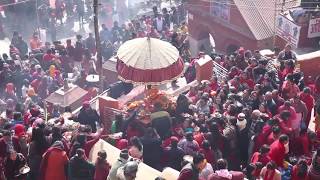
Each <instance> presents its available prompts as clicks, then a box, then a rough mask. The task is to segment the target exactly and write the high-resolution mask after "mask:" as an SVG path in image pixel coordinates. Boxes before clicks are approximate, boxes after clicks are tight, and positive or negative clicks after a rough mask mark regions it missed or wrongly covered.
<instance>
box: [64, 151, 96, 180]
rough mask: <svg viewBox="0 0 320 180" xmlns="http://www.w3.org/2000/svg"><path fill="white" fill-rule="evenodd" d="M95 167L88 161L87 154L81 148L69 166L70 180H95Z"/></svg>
mask: <svg viewBox="0 0 320 180" xmlns="http://www.w3.org/2000/svg"><path fill="white" fill-rule="evenodd" d="M94 172H95V167H94V165H93V164H91V163H90V162H89V161H87V160H86V157H85V152H84V150H83V149H81V148H79V149H77V151H76V154H75V155H74V156H73V157H72V158H71V160H70V161H69V164H68V177H69V180H93V177H94Z"/></svg>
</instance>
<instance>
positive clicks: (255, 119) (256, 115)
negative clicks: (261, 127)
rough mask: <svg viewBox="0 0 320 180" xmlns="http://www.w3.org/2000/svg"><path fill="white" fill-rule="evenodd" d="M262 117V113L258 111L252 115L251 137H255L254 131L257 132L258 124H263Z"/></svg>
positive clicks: (254, 111)
mask: <svg viewBox="0 0 320 180" xmlns="http://www.w3.org/2000/svg"><path fill="white" fill-rule="evenodd" d="M260 116H261V112H260V111H259V110H258V109H256V110H253V111H252V114H251V126H250V137H251V136H253V135H254V131H255V128H256V125H257V124H258V123H263V121H262V120H261V118H260Z"/></svg>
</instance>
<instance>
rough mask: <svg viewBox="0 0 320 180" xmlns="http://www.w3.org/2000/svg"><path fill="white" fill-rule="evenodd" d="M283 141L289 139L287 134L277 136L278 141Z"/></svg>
mask: <svg viewBox="0 0 320 180" xmlns="http://www.w3.org/2000/svg"><path fill="white" fill-rule="evenodd" d="M285 141H289V136H288V135H286V134H281V135H280V137H279V142H281V143H283V142H285Z"/></svg>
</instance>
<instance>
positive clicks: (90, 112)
mask: <svg viewBox="0 0 320 180" xmlns="http://www.w3.org/2000/svg"><path fill="white" fill-rule="evenodd" d="M77 121H78V122H79V123H80V124H82V125H90V126H91V128H92V132H93V133H95V132H96V131H97V125H96V122H98V123H100V116H99V115H98V113H97V111H96V110H94V109H92V108H91V107H90V103H89V102H88V101H85V102H84V103H83V105H82V108H81V110H80V113H79V115H78V118H77Z"/></svg>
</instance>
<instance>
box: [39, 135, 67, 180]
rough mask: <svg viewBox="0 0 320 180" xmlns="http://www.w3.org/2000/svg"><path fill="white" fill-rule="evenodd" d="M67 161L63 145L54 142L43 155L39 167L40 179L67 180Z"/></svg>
mask: <svg viewBox="0 0 320 180" xmlns="http://www.w3.org/2000/svg"><path fill="white" fill-rule="evenodd" d="M68 161H69V159H68V156H67V153H66V152H65V151H64V145H63V143H62V142H61V141H56V142H55V143H53V145H52V146H51V148H49V149H48V150H47V151H46V153H45V154H44V155H43V159H42V161H41V166H40V179H44V180H58V179H59V180H67V176H66V174H67V172H66V166H67V164H68Z"/></svg>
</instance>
